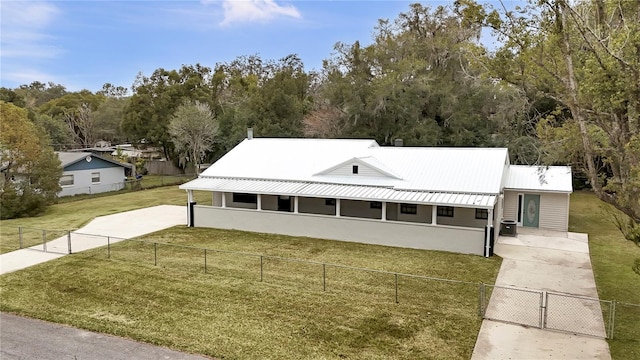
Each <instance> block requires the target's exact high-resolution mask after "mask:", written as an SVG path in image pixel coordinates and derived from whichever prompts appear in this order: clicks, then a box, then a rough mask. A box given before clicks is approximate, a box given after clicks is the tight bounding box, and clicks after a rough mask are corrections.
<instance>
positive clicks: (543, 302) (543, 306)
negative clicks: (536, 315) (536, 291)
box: [539, 291, 549, 329]
mask: <svg viewBox="0 0 640 360" xmlns="http://www.w3.org/2000/svg"><path fill="white" fill-rule="evenodd" d="M548 302H549V293H548V292H546V291H542V292H541V293H540V319H539V324H540V326H539V327H540V329H544V328H545V323H546V322H547V303H548Z"/></svg>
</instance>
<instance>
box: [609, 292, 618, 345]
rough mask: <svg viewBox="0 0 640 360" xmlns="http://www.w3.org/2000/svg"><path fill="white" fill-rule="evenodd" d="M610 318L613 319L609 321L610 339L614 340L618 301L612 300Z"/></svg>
mask: <svg viewBox="0 0 640 360" xmlns="http://www.w3.org/2000/svg"><path fill="white" fill-rule="evenodd" d="M609 317H611V320H609V328H610V331H609V339H610V340H613V331H614V329H615V327H616V326H615V323H616V301H615V300H612V301H611V311H610V312H609Z"/></svg>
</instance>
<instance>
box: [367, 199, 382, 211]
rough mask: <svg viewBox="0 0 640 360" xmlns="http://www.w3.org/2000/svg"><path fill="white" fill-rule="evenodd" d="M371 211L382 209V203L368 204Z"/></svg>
mask: <svg viewBox="0 0 640 360" xmlns="http://www.w3.org/2000/svg"><path fill="white" fill-rule="evenodd" d="M369 207H370V208H371V209H382V203H381V202H380V201H372V202H370V203H369Z"/></svg>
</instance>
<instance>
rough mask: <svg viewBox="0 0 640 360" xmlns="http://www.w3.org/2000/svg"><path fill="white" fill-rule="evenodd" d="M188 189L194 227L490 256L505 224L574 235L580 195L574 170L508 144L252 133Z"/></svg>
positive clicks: (187, 186) (190, 214)
mask: <svg viewBox="0 0 640 360" xmlns="http://www.w3.org/2000/svg"><path fill="white" fill-rule="evenodd" d="M180 188H181V189H184V190H186V191H187V197H188V203H189V207H188V225H189V226H195V227H213V228H223V229H239V230H246V231H255V232H265V233H277V234H285V235H294V236H309V237H317V238H324V239H333V240H343V241H354V242H361V243H368V244H380V245H389V246H399V247H408V248H417V249H430V250H444V251H451V252H458V253H467V254H477V255H485V256H489V255H491V254H492V244H493V242H494V241H495V239H496V238H497V236H498V231H497V230H498V229H499V228H500V225H501V221H502V220H514V221H516V222H517V223H518V226H528V227H539V228H547V229H553V230H559V231H566V230H567V227H568V209H569V194H570V193H571V192H572V188H571V169H570V168H569V167H537V166H533V167H532V166H515V165H511V164H510V163H509V154H508V150H507V149H502V148H437V147H402V146H396V147H381V146H379V145H378V144H377V143H376V142H375V141H374V140H341V139H267V138H252V136H249V137H248V138H247V139H245V140H244V141H242V142H241V143H240V144H239V145H237V146H236V147H235V148H233V149H232V150H231V151H229V152H228V153H227V154H226V155H224V156H223V157H222V158H221V159H220V160H218V161H217V162H215V163H214V164H213V165H211V166H210V167H209V168H208V169H207V170H205V171H204V172H203V173H202V174H201V175H200V176H199V177H198V178H197V179H195V180H192V181H190V182H188V183H185V184H183V185H181V186H180ZM194 191H206V192H210V193H211V202H210V203H209V202H208V203H207V204H196V203H195V202H194V200H193V199H194V197H193V192H194Z"/></svg>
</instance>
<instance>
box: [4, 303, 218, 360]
mask: <svg viewBox="0 0 640 360" xmlns="http://www.w3.org/2000/svg"><path fill="white" fill-rule="evenodd" d="M0 324H1V328H0V343H1V344H2V346H0V358H1V359H2V360H19V359H25V360H26V359H41V360H47V359H51V360H54V359H55V360H58V359H69V360H71V359H83V360H88V359H113V360H128V359H137V360H157V359H181V360H205V359H208V358H206V357H203V356H197V355H191V354H185V353H181V352H178V351H174V350H170V349H167V348H164V347H160V346H154V345H150V344H145V343H140V342H137V341H133V340H129V339H124V338H121V337H117V336H111V335H105V334H99V333H94V332H91V331H86V330H80V329H76V328H72V327H70V326H66V325H60V324H54V323H50V322H46V321H41V320H36V319H29V318H25V317H21V316H16V315H11V314H5V313H0Z"/></svg>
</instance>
